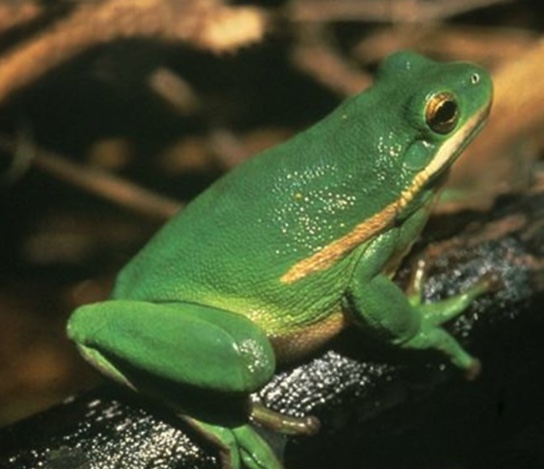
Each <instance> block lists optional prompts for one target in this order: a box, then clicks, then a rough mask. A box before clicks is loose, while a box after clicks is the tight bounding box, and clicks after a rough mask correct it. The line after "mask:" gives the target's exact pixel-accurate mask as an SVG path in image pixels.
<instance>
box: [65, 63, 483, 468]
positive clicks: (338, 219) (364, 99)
mask: <svg viewBox="0 0 544 469" xmlns="http://www.w3.org/2000/svg"><path fill="white" fill-rule="evenodd" d="M491 99H492V84H491V79H490V77H489V75H488V73H487V72H486V71H485V70H483V69H482V68H480V67H478V66H476V65H473V64H469V63H464V62H451V63H437V62H435V61H432V60H430V59H428V58H425V57H422V56H420V55H417V54H416V53H413V52H399V53H396V54H394V55H392V56H390V57H388V58H387V59H386V60H385V61H384V62H383V63H382V65H381V66H380V68H379V70H378V73H377V78H376V81H375V84H374V85H373V86H372V87H371V88H369V89H368V90H366V91H364V92H362V93H360V94H358V95H355V96H353V97H350V98H349V99H347V100H345V101H344V102H343V103H342V104H341V105H340V106H339V107H338V108H337V109H336V110H334V111H333V112H332V113H331V114H329V115H328V116H327V117H325V118H324V119H323V120H322V121H320V122H318V123H317V124H315V125H314V126H313V127H311V128H309V129H307V130H306V131H304V132H302V133H300V134H298V135H296V136H295V137H294V138H291V139H290V140H288V141H287V142H285V143H283V144H281V145H279V146H277V147H275V148H272V149H269V150H266V151H264V152H262V153H261V154H259V155H257V156H255V157H253V158H251V159H249V160H248V161H246V162H244V163H243V164H241V165H239V166H238V167H236V168H235V169H234V170H233V171H231V172H230V173H228V174H227V175H225V176H223V177H222V178H220V179H219V180H218V181H216V182H215V183H214V184H213V185H212V186H211V187H210V188H209V189H207V190H206V191H205V192H204V193H203V194H201V195H200V196H198V197H197V198H196V199H195V200H193V201H192V202H191V203H190V204H189V205H188V206H187V207H186V208H185V209H184V210H183V211H181V213H179V214H178V215H176V216H175V217H173V219H172V220H171V221H169V222H168V223H167V224H166V225H165V226H164V227H163V228H162V229H161V230H160V231H159V233H158V234H157V235H156V236H155V237H154V238H153V239H152V240H151V241H150V242H149V244H148V245H147V246H146V247H144V248H143V250H142V251H141V252H140V253H139V254H137V255H136V256H135V257H134V258H133V259H132V260H131V261H130V262H129V263H128V265H127V266H126V267H124V268H123V269H122V271H121V272H120V274H119V276H118V278H117V282H116V285H115V287H114V290H113V293H112V296H111V299H110V300H108V301H105V302H101V303H97V304H91V305H85V306H82V307H80V308H78V309H77V310H76V311H75V312H74V313H73V315H72V316H71V318H70V320H69V324H68V334H69V337H70V338H71V339H72V340H74V341H75V343H76V344H77V347H78V348H79V350H80V352H81V353H82V355H83V356H84V357H85V359H87V360H88V361H89V362H90V363H91V364H92V365H94V366H95V367H96V368H98V369H99V370H100V371H101V372H103V373H104V374H105V375H107V376H108V377H110V378H112V379H114V380H116V381H117V382H119V383H122V384H123V385H126V386H128V387H130V388H132V389H135V390H137V391H139V392H142V393H145V394H147V395H150V396H153V397H154V398H158V399H160V400H162V401H163V402H165V403H166V404H167V405H169V406H171V407H172V408H173V409H175V410H176V412H177V413H178V414H179V415H180V418H183V419H184V420H185V421H186V422H189V423H190V424H191V425H192V426H193V427H194V428H195V429H197V430H198V432H200V433H201V434H202V435H204V436H206V437H207V439H208V440H209V441H212V442H213V443H214V444H215V445H217V447H218V451H219V455H220V459H221V462H222V464H223V467H225V468H234V469H236V468H239V467H241V466H242V465H244V466H245V467H248V468H251V469H280V468H281V467H282V464H281V463H280V462H279V460H278V459H277V457H276V456H275V454H274V452H273V451H272V450H271V448H270V447H269V446H268V444H267V443H266V442H265V441H264V439H263V438H262V437H261V436H260V435H259V434H258V433H257V432H256V431H255V429H254V427H253V426H252V425H251V423H250V421H251V420H253V421H257V423H259V422H261V423H263V424H264V425H268V426H272V427H274V428H276V429H278V430H279V431H283V432H286V433H305V432H306V433H311V432H312V431H314V430H315V429H316V427H317V424H316V420H315V419H312V418H308V419H305V420H303V419H296V418H292V417H291V418H289V417H287V416H282V415H280V414H279V413H274V412H272V411H271V410H267V409H265V408H264V407H259V406H256V405H254V404H251V402H250V398H249V395H250V393H252V392H254V391H256V390H258V389H259V388H260V387H262V386H263V385H264V384H265V383H267V382H268V381H269V380H270V379H271V377H272V376H273V374H274V371H275V369H276V367H277V365H278V364H284V363H287V362H292V361H294V360H300V359H303V358H304V357H306V356H308V355H309V354H311V353H313V352H315V351H316V350H317V349H318V348H320V347H322V346H323V345H324V344H325V343H326V342H327V341H328V340H329V339H331V338H332V337H333V336H335V335H336V334H338V332H339V331H341V330H342V329H343V328H344V327H346V326H350V325H352V326H355V327H358V328H359V329H360V330H361V332H362V334H361V337H362V338H364V337H367V338H369V337H371V338H377V339H379V340H381V341H382V342H383V343H384V344H389V346H392V347H397V348H402V349H430V350H435V351H438V352H440V353H442V354H443V355H444V356H445V357H446V358H447V359H448V360H449V361H450V362H451V363H452V364H453V365H454V366H455V367H457V368H459V369H461V370H462V371H464V372H465V373H466V374H467V376H469V377H471V376H474V375H475V374H476V373H477V371H478V366H479V365H478V363H479V362H478V361H477V360H476V359H475V358H473V357H472V356H471V355H469V354H468V353H467V352H466V351H465V350H464V349H463V347H462V346H461V345H460V344H459V343H458V342H457V341H456V339H455V338H454V337H452V336H451V335H450V334H449V333H448V332H446V330H445V329H444V328H443V327H442V324H443V323H444V322H445V321H448V320H449V319H451V318H454V317H455V316H457V315H458V314H460V313H461V312H462V311H463V310H464V309H465V308H466V307H467V306H468V305H469V303H470V302H471V301H472V300H473V299H474V298H475V297H476V296H477V295H479V294H481V293H482V292H483V291H485V287H482V286H481V285H479V284H476V285H475V286H474V287H473V288H472V289H469V291H467V292H465V293H464V294H462V295H459V296H455V297H452V298H449V299H447V300H445V301H442V302H436V303H431V304H422V302H421V300H420V295H416V294H414V295H406V294H405V293H404V292H403V291H402V290H401V289H400V288H399V287H398V286H397V285H396V284H395V283H393V282H392V280H391V276H392V275H393V273H394V272H395V269H396V267H397V266H398V264H399V262H400V260H401V259H402V257H403V255H404V254H405V253H406V252H407V250H408V249H409V248H410V246H411V245H412V243H413V242H414V240H415V239H416V238H417V236H418V234H419V233H420V231H421V229H422V228H423V226H424V224H425V222H426V220H427V218H428V216H429V211H430V208H431V206H432V202H433V200H434V199H435V198H436V194H437V189H438V188H439V187H440V185H441V183H442V182H443V180H444V176H445V175H446V173H447V172H448V170H449V168H450V167H451V165H452V163H453V162H454V161H455V160H456V159H457V157H458V156H459V154H460V153H461V152H462V150H463V149H464V148H465V147H466V145H467V144H468V143H469V142H470V141H471V140H472V139H473V138H474V136H475V135H476V134H477V133H478V131H479V130H480V129H481V128H482V126H483V124H484V123H485V121H486V118H487V116H488V113H489V110H490V106H491Z"/></svg>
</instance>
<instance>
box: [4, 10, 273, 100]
mask: <svg viewBox="0 0 544 469" xmlns="http://www.w3.org/2000/svg"><path fill="white" fill-rule="evenodd" d="M265 25H266V17H265V14H264V13H263V11H262V10H260V9H258V8H255V7H249V6H248V7H227V6H224V5H223V4H222V3H221V2H220V1H219V0H191V1H184V2H180V1H178V0H138V1H134V0H105V1H102V2H81V4H80V6H78V7H77V8H76V9H75V10H74V11H73V12H72V13H71V14H70V15H69V16H67V17H66V18H64V19H61V20H59V21H58V22H57V23H56V24H55V25H54V26H52V27H51V28H50V29H48V30H46V31H45V32H43V33H42V34H41V35H39V36H37V37H35V38H31V39H29V40H28V41H27V42H24V43H22V44H20V45H18V46H17V47H16V48H15V49H14V50H13V51H11V53H8V54H6V55H4V57H3V58H2V62H1V63H0V103H2V102H3V101H5V100H6V99H7V98H8V97H9V96H10V95H11V94H12V93H13V92H15V91H17V90H19V89H20V88H22V87H24V86H27V85H29V84H30V83H31V82H33V81H35V80H36V79H38V78H39V77H41V76H43V75H44V74H45V73H46V72H48V71H50V70H52V69H53V68H55V67H57V66H59V65H60V64H62V63H64V62H66V61H67V60H70V59H72V58H74V57H75V56H76V55H78V54H80V53H82V52H83V51H85V50H88V49H89V48H91V47H94V46H97V45H101V44H105V43H108V42H112V41H114V40H117V39H128V38H136V37H147V38H155V39H160V40H165V41H186V42H189V43H190V44H191V45H193V46H195V47H199V48H202V49H207V50H211V51H213V52H227V51H233V50H236V49H237V48H239V47H241V46H244V45H247V44H250V43H252V42H255V41H258V40H259V39H261V37H262V36H263V34H264V32H265Z"/></svg>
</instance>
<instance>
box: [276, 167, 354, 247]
mask: <svg viewBox="0 0 544 469" xmlns="http://www.w3.org/2000/svg"><path fill="white" fill-rule="evenodd" d="M336 171H337V167H336V164H335V163H329V164H323V165H321V166H319V167H316V168H311V169H310V170H308V171H292V172H290V173H289V174H287V175H286V177H285V180H290V181H289V184H282V181H278V185H277V189H275V190H274V192H276V193H277V199H278V200H281V199H284V198H285V186H287V187H288V188H289V190H290V191H292V192H291V194H292V195H291V196H289V203H287V204H284V205H278V207H277V208H276V209H275V210H274V212H273V218H272V221H273V222H274V224H275V225H276V226H277V227H278V228H279V232H280V233H281V234H283V235H286V236H288V237H289V238H290V241H291V243H288V242H286V243H284V244H283V246H282V247H281V248H279V249H276V250H275V252H276V254H278V255H282V254H287V253H297V252H298V251H299V250H300V249H301V248H303V249H305V250H308V249H309V250H310V251H311V252H316V251H317V250H319V249H320V247H321V246H323V245H326V244H328V243H329V242H331V241H332V240H334V239H336V237H337V236H338V231H337V230H338V226H339V225H338V223H337V221H335V220H337V217H338V214H339V213H341V212H344V211H345V210H347V209H349V208H350V207H352V206H354V205H355V202H356V197H355V196H354V195H353V194H351V193H350V192H349V191H348V183H347V181H349V179H351V176H350V175H348V177H346V182H345V183H344V184H343V185H342V184H340V185H339V184H337V185H335V186H331V185H330V180H329V179H330V174H331V173H334V172H336ZM285 180H284V181H285Z"/></svg>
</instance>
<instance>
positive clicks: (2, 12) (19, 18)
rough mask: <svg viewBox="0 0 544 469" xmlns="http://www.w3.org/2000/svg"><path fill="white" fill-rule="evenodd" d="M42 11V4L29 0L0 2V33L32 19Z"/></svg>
mask: <svg viewBox="0 0 544 469" xmlns="http://www.w3.org/2000/svg"><path fill="white" fill-rule="evenodd" d="M42 12H43V8H42V6H41V5H40V4H39V3H38V2H34V1H30V0H19V1H16V2H13V1H12V2H3V3H0V34H1V33H5V32H6V31H7V30H9V29H11V28H15V27H18V26H21V25H23V24H25V23H28V22H29V21H32V20H33V19H35V18H37V17H38V16H39V15H40V14H41V13H42Z"/></svg>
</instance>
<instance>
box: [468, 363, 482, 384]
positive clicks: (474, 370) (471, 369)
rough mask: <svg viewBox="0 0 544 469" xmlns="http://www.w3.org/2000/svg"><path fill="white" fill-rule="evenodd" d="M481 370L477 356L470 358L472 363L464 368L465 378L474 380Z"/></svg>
mask: <svg viewBox="0 0 544 469" xmlns="http://www.w3.org/2000/svg"><path fill="white" fill-rule="evenodd" d="M481 371H482V362H481V361H480V360H478V359H477V358H474V359H473V360H472V363H471V364H470V365H469V366H468V368H467V369H466V370H465V378H466V379H467V380H468V381H474V380H475V379H476V378H477V377H478V376H479V375H480V373H481Z"/></svg>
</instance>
